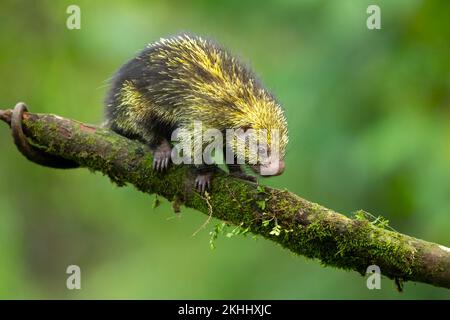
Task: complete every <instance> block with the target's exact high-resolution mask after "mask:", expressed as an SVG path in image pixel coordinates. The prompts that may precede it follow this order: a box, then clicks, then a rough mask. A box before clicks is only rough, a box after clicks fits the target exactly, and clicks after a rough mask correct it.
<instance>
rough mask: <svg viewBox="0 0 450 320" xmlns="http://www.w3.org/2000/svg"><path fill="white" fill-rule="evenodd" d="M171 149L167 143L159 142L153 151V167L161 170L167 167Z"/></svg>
mask: <svg viewBox="0 0 450 320" xmlns="http://www.w3.org/2000/svg"><path fill="white" fill-rule="evenodd" d="M171 152H172V149H171V148H170V145H169V143H167V142H164V143H161V144H160V145H159V146H157V147H156V149H155V150H154V151H153V169H154V170H156V171H158V172H162V171H164V170H166V169H167V168H168V167H169V164H170V155H171Z"/></svg>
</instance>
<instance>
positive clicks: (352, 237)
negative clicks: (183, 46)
mask: <svg viewBox="0 0 450 320" xmlns="http://www.w3.org/2000/svg"><path fill="white" fill-rule="evenodd" d="M12 115H13V111H12V110H5V111H3V110H0V120H3V121H4V122H7V123H9V124H10V123H11V117H12ZM22 124H23V132H24V133H25V136H26V137H27V140H28V142H29V143H30V144H31V145H33V146H34V147H37V148H39V149H41V150H43V151H45V152H46V153H49V154H51V155H53V156H59V157H62V158H64V159H67V160H69V161H73V162H76V163H78V164H79V165H80V166H81V167H86V168H89V169H91V170H95V171H101V172H102V173H104V174H106V175H107V176H109V177H110V178H111V180H112V181H113V182H115V183H117V184H118V185H119V186H123V185H125V184H127V183H130V184H133V185H134V186H135V187H136V188H137V189H138V190H140V191H142V192H146V193H149V194H153V193H156V194H158V195H161V196H163V197H165V198H167V199H168V200H169V201H174V202H175V203H176V204H180V203H182V204H183V205H185V206H186V207H190V208H194V209H196V210H198V211H200V212H203V213H205V214H208V215H212V216H213V217H215V218H218V219H221V220H224V221H226V222H228V223H232V224H235V225H238V226H242V227H243V228H249V230H250V231H251V232H252V233H254V234H258V235H261V236H263V237H264V238H267V239H269V240H272V241H274V242H276V243H279V244H280V245H281V246H283V247H285V248H287V249H289V250H291V251H292V252H295V253H297V254H300V255H304V256H306V257H309V258H316V259H319V260H320V261H321V263H322V264H323V265H326V266H334V267H338V268H342V269H347V270H355V271H357V272H359V273H360V274H362V275H364V274H365V273H366V269H367V267H368V266H369V265H373V264H375V265H377V266H379V267H380V269H381V273H382V274H383V275H385V276H387V277H389V278H391V279H395V280H396V282H400V283H401V281H407V280H411V281H418V282H424V283H429V284H432V285H435V286H440V287H445V288H450V249H449V248H447V247H444V246H441V245H438V244H435V243H431V242H427V241H423V240H420V239H416V238H413V237H410V236H407V235H404V234H401V233H397V232H394V231H391V230H387V229H385V228H382V227H380V226H377V225H376V224H375V223H373V222H370V221H368V220H366V219H361V218H360V219H350V218H347V217H346V216H344V215H342V214H339V213H336V212H334V211H332V210H330V209H327V208H325V207H323V206H320V205H319V204H316V203H312V202H310V201H307V200H305V199H302V198H300V197H299V196H297V195H295V194H293V193H291V192H288V191H286V190H278V189H274V188H269V187H264V186H258V185H257V184H255V183H251V182H247V181H243V180H239V179H236V178H232V177H230V176H228V175H227V174H226V173H225V172H223V171H220V172H218V173H217V175H215V177H214V179H213V182H212V188H211V190H210V194H209V195H208V198H205V197H203V196H201V195H200V194H198V193H197V192H195V191H194V186H193V181H194V179H192V173H191V171H190V170H189V168H188V166H172V167H171V168H170V169H169V170H168V171H167V172H165V173H164V174H159V173H156V172H154V171H153V170H152V155H151V153H150V150H149V149H148V148H147V147H146V146H145V145H143V144H141V143H139V142H137V141H131V140H129V139H127V138H124V137H122V136H120V135H118V134H116V133H114V132H112V131H109V130H107V129H104V128H100V127H97V126H92V125H87V124H83V123H80V122H77V121H74V120H69V119H64V118H61V117H58V116H55V115H49V114H33V113H24V115H23V120H22Z"/></svg>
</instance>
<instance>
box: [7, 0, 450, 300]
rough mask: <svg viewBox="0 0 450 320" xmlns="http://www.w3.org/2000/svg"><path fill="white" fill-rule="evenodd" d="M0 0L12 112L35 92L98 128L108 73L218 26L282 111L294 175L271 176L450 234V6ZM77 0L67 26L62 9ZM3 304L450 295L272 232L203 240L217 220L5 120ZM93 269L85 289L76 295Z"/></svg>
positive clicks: (46, 108) (417, 231) (322, 199)
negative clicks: (17, 132) (39, 143)
mask: <svg viewBox="0 0 450 320" xmlns="http://www.w3.org/2000/svg"><path fill="white" fill-rule="evenodd" d="M372 3H374V1H353V0H345V1H344V0H339V1H312V0H311V1H294V0H283V1H220V2H219V1H214V2H213V1H197V2H188V1H161V2H155V1H95V2H94V1H74V0H71V1H9V0H2V1H1V2H0V40H1V42H0V43H1V50H0V83H1V85H0V106H1V108H10V107H12V106H14V104H15V103H16V102H17V101H25V102H26V103H27V104H28V106H29V107H30V109H31V111H33V112H49V113H55V114H59V115H61V116H64V117H69V118H73V119H77V120H80V121H84V122H89V123H100V122H101V121H102V111H103V110H102V109H103V107H102V103H103V96H104V95H105V92H106V90H107V79H108V78H109V77H110V76H111V75H112V74H113V72H114V71H115V70H116V69H117V68H118V67H119V66H120V65H121V64H122V63H123V62H125V60H127V59H129V58H131V57H132V56H133V55H134V54H135V53H136V52H137V51H138V50H140V49H141V48H143V47H144V46H145V45H146V44H147V43H148V42H151V41H154V40H157V39H159V37H161V36H167V35H172V34H175V33H177V32H179V31H182V30H185V31H191V32H193V33H197V34H201V35H207V36H210V37H212V38H215V39H216V40H217V41H218V42H220V43H222V44H223V45H224V46H226V47H229V48H230V49H231V50H232V51H233V52H235V53H237V54H238V55H240V56H241V57H243V60H244V61H251V66H252V67H253V69H255V70H256V73H257V74H259V75H260V76H261V78H262V80H263V82H264V83H265V84H266V85H267V87H268V88H269V89H271V90H272V91H273V92H275V94H276V95H277V97H278V98H279V100H280V101H281V102H282V104H283V105H284V107H285V109H286V114H287V118H288V122H289V129H290V145H289V148H288V154H287V159H286V161H287V170H286V172H285V174H284V175H282V176H280V177H276V178H272V179H268V180H264V183H267V184H269V185H271V186H275V187H285V188H287V189H289V190H290V191H292V192H295V193H298V194H299V195H301V196H303V197H305V198H307V199H309V200H312V201H315V202H318V203H321V204H323V205H325V206H327V207H330V208H333V209H335V210H337V211H339V212H342V213H345V214H347V215H351V213H352V212H354V211H356V210H358V209H364V210H366V211H368V212H371V213H373V214H376V215H378V214H381V215H383V216H385V217H386V218H387V219H389V220H390V222H391V226H393V227H394V228H395V229H396V230H398V231H401V232H404V233H407V234H410V235H413V236H416V237H419V238H424V239H427V240H429V241H433V242H438V243H440V244H443V245H449V244H450V233H449V230H450V214H449V208H450V142H449V140H450V75H449V70H450V47H449V45H448V43H449V42H448V41H449V39H450V20H449V19H448V12H450V6H449V2H446V1H442V2H435V1H413V0H410V1H376V4H378V5H379V6H380V7H381V19H382V21H381V23H382V29H381V30H368V29H367V28H366V19H367V17H368V14H367V13H366V8H367V6H368V5H369V4H372ZM70 4H77V5H79V6H80V8H81V30H68V29H67V28H66V19H67V17H68V14H67V13H66V8H67V7H68V5H70ZM0 164H1V165H0V298H4V299H9V298H150V299H153V298H159V299H166V298H182V299H188V298H192V299H197V298H199V299H208V298H214V299H218V298H224V299H228V298H237V299H241V298H242V299H304V298H306V299H318V298H325V299H332V298H342V299H348V298H362V299H380V298H388V299H405V298H420V299H422V298H423V299H428V298H439V299H448V298H450V291H449V290H445V289H439V288H435V287H432V286H428V285H423V284H414V283H406V285H405V292H404V293H398V292H397V291H396V289H395V286H394V284H393V282H392V281H390V280H389V279H387V278H383V280H382V289H381V290H368V289H367V288H366V280H365V278H363V277H361V276H360V275H358V274H357V273H355V272H347V271H342V270H337V269H333V268H324V267H322V266H321V265H320V264H319V263H318V262H317V261H312V260H307V259H305V258H304V257H298V256H294V255H293V254H291V253H290V252H288V251H287V250H284V249H282V248H281V247H279V246H277V245H274V244H273V243H271V242H270V241H267V240H264V239H262V238H260V239H257V240H253V239H251V237H246V238H244V237H240V236H239V237H234V238H231V239H228V238H226V237H224V236H222V237H220V238H219V239H218V241H217V249H216V250H211V249H210V248H209V242H208V241H209V235H208V231H210V230H211V229H212V228H213V226H214V225H215V224H216V223H217V222H218V221H212V222H211V223H210V224H209V225H208V227H207V228H206V229H205V230H204V231H202V232H200V233H199V234H198V235H197V236H195V237H193V236H192V234H193V232H194V231H196V230H197V229H198V227H199V226H200V225H201V224H202V223H203V222H204V221H205V219H206V216H205V215H203V214H200V213H198V212H195V211H193V210H189V209H186V208H183V209H182V213H181V216H179V217H178V216H176V215H174V213H173V212H172V210H171V207H170V204H169V203H167V201H165V200H164V201H163V203H162V205H161V206H160V207H158V208H156V209H153V207H152V203H153V200H154V196H149V195H146V194H143V193H139V192H137V191H136V190H135V189H134V188H133V187H131V186H129V187H124V188H118V187H116V186H115V185H112V184H111V183H110V182H109V180H108V178H106V177H104V176H102V175H101V174H93V173H91V172H89V171H88V170H85V169H78V170H69V171H58V170H54V169H47V168H43V167H39V166H37V165H35V164H32V163H31V162H29V161H27V160H26V159H25V158H24V157H23V156H21V155H20V154H19V153H18V151H17V150H16V149H15V147H14V145H13V143H12V139H11V137H10V132H9V129H8V128H7V126H6V125H3V124H2V125H0ZM70 264H76V265H79V266H80V267H81V272H82V281H81V285H82V289H81V290H73V291H69V290H67V289H66V287H65V284H66V278H67V276H68V275H67V274H66V273H65V271H66V268H67V266H68V265H70Z"/></svg>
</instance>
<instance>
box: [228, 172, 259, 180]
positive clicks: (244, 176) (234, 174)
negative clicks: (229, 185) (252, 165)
mask: <svg viewBox="0 0 450 320" xmlns="http://www.w3.org/2000/svg"><path fill="white" fill-rule="evenodd" d="M230 176H232V177H235V178H238V179H242V180H247V181H251V182H256V181H257V180H256V177H255V176H251V175H249V174H246V173H245V172H242V171H235V172H230Z"/></svg>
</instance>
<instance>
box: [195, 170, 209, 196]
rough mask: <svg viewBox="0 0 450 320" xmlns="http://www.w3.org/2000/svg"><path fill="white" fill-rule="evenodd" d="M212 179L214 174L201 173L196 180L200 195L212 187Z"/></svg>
mask: <svg viewBox="0 0 450 320" xmlns="http://www.w3.org/2000/svg"><path fill="white" fill-rule="evenodd" d="M211 177H212V174H211V173H209V172H207V173H199V174H197V177H196V178H195V188H196V189H197V191H198V192H200V193H205V191H206V190H208V189H209V188H210V187H211Z"/></svg>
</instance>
